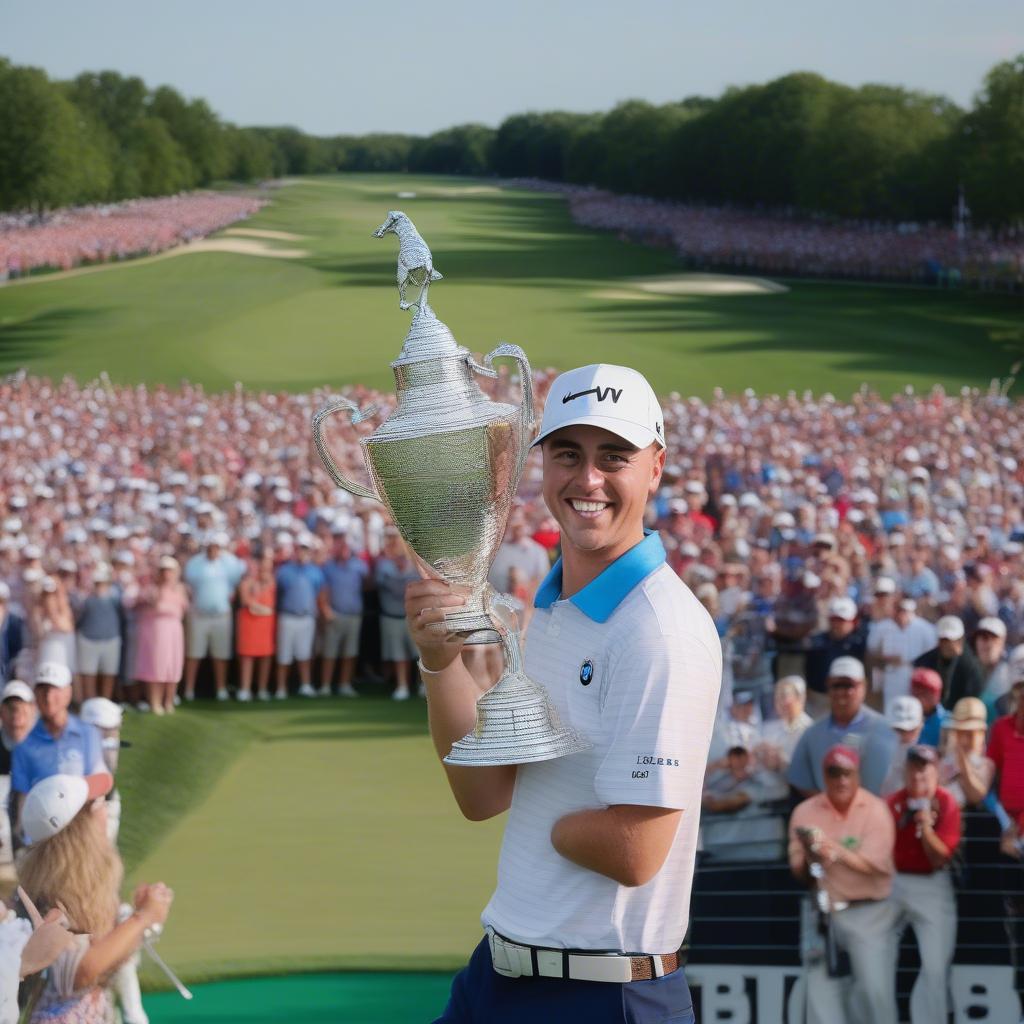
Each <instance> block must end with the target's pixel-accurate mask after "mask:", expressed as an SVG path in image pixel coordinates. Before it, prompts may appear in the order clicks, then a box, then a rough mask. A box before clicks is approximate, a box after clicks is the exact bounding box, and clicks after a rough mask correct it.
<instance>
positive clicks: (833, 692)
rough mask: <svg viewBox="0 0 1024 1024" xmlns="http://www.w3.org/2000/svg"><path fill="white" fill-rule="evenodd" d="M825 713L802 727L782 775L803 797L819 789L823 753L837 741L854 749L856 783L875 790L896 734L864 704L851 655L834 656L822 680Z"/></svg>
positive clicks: (860, 671) (859, 671) (861, 678)
mask: <svg viewBox="0 0 1024 1024" xmlns="http://www.w3.org/2000/svg"><path fill="white" fill-rule="evenodd" d="M825 688H826V692H827V693H828V700H829V712H828V714H826V715H824V716H823V717H822V718H819V719H818V721H816V722H815V723H814V725H812V726H811V727H810V728H808V729H807V730H806V732H804V734H803V735H802V736H801V737H800V740H799V742H798V743H797V745H796V749H795V750H794V751H793V758H792V760H791V761H790V764H789V772H788V773H787V775H786V779H787V781H788V782H789V784H790V785H791V786H793V787H794V788H795V789H797V790H798V791H799V792H800V793H802V794H803V795H804V796H811V795H813V794H815V793H820V792H821V791H822V790H823V789H824V788H825V776H824V769H823V764H824V761H823V759H824V757H825V754H826V753H827V752H828V751H829V750H830V749H831V748H832V747H834V746H836V745H837V744H843V745H845V746H848V747H852V748H854V749H855V750H857V751H859V753H860V761H861V765H862V766H863V767H862V776H861V785H862V786H863V787H864V788H865V789H867V790H868V791H869V792H871V793H874V794H876V795H877V794H878V793H879V792H880V791H881V788H882V783H883V782H884V781H885V776H886V774H887V772H888V770H889V766H890V765H891V764H892V759H893V751H894V748H895V745H896V734H895V733H894V732H893V730H892V729H891V728H889V725H888V723H887V722H886V720H885V719H884V718H883V717H882V716H881V715H880V714H879V713H878V712H877V711H874V710H872V709H871V708H869V707H866V706H865V705H864V697H865V695H866V693H867V683H866V676H865V672H864V665H863V663H862V662H860V661H858V660H857V659H856V658H852V657H849V656H844V657H841V658H836V660H835V661H833V662H832V664H831V666H830V667H829V670H828V677H827V679H826V680H825Z"/></svg>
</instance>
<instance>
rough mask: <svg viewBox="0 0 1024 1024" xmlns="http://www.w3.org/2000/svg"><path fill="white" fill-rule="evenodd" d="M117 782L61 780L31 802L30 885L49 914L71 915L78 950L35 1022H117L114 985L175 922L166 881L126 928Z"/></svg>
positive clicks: (44, 786)
mask: <svg viewBox="0 0 1024 1024" xmlns="http://www.w3.org/2000/svg"><path fill="white" fill-rule="evenodd" d="M111 782H112V780H111V777H110V776H109V775H104V776H97V777H93V778H88V779H83V778H81V777H79V776H73V775H54V776H51V777H48V778H46V779H44V780H42V781H41V782H39V783H37V784H36V785H35V786H33V787H32V790H31V791H30V792H29V793H28V796H27V799H26V800H25V807H24V815H23V820H24V826H25V831H26V834H27V837H28V839H29V845H28V847H27V849H26V850H25V852H24V853H23V855H22V857H21V860H20V862H19V874H20V880H21V883H22V885H23V886H24V888H25V890H26V891H27V892H31V894H32V897H33V899H34V901H35V903H36V904H37V905H38V908H39V911H40V912H41V913H44V914H45V913H48V912H49V911H50V910H52V909H55V908H59V909H60V910H61V911H62V912H63V913H65V914H66V916H67V919H68V926H69V929H70V930H71V931H72V932H73V933H74V934H75V941H74V943H73V944H72V945H71V946H70V947H69V948H68V949H67V950H65V952H63V953H62V954H61V955H60V956H59V957H58V958H57V960H56V961H55V962H54V964H53V966H52V967H51V968H50V970H49V972H48V974H47V978H46V984H45V986H44V987H43V990H42V992H41V994H40V996H39V998H38V1000H37V1001H36V1003H35V1005H34V1007H33V1012H32V1016H31V1018H30V1019H31V1021H33V1022H35V1024H42V1022H43V1021H58V1020H60V1021H69V1022H70V1021H82V1022H86V1021H88V1022H99V1021H107V1020H112V1019H113V1007H112V1006H111V1004H110V997H109V995H108V993H107V988H106V983H107V979H108V978H109V977H110V975H111V974H112V973H113V972H114V971H115V970H116V969H117V968H118V967H119V966H120V965H121V964H123V963H124V962H125V961H126V960H127V959H129V957H131V956H132V954H133V953H135V952H136V950H137V949H138V947H139V945H140V943H141V941H142V938H143V935H144V933H145V931H146V929H147V928H151V927H153V926H154V925H162V924H163V922H164V921H165V920H166V919H167V914H168V912H169V910H170V906H171V901H172V899H173V896H174V894H173V893H172V891H171V890H170V889H168V888H167V886H165V885H164V884H163V883H162V882H158V883H156V884H155V885H141V886H138V887H137V888H136V890H135V899H134V904H135V906H134V912H133V913H132V914H130V915H129V916H128V917H127V918H126V919H125V920H124V921H122V922H121V923H120V924H119V923H118V920H117V913H118V891H119V889H120V887H121V882H122V878H123V873H124V869H123V866H122V864H121V858H120V857H119V856H118V854H117V850H116V849H115V848H114V846H113V845H112V844H111V842H110V840H109V838H108V837H107V834H106V809H107V804H106V801H105V800H103V799H102V797H103V796H104V795H105V793H106V792H107V791H108V790H109V788H110V785H111Z"/></svg>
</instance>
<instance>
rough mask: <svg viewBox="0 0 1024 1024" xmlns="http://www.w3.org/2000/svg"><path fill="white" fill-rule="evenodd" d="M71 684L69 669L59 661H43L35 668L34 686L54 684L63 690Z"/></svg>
mask: <svg viewBox="0 0 1024 1024" xmlns="http://www.w3.org/2000/svg"><path fill="white" fill-rule="evenodd" d="M70 685H71V669H69V668H68V667H67V665H63V664H61V662H59V661H43V662H40V664H39V665H38V667H37V668H36V686H56V687H57V689H59V690H63V689H64V688H65V687H66V686H70Z"/></svg>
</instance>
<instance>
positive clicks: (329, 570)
mask: <svg viewBox="0 0 1024 1024" xmlns="http://www.w3.org/2000/svg"><path fill="white" fill-rule="evenodd" d="M323 573H324V580H325V581H326V582H325V585H324V587H323V589H322V590H321V591H320V602H319V604H320V614H321V615H322V616H323V618H324V635H323V651H322V653H323V662H322V674H321V676H320V695H321V696H322V697H326V696H328V695H329V694H330V692H331V682H332V681H333V679H334V663H335V661H337V660H338V658H339V657H340V658H341V680H340V685H339V688H338V693H339V694H341V696H342V697H358V696H359V694H358V693H356V690H355V688H354V687H353V686H352V678H353V676H354V675H355V670H356V661H357V659H358V658H359V636H360V633H361V631H362V626H363V591H364V590H365V589H366V587H367V586H368V585H369V582H370V567H369V566H368V565H367V564H366V562H365V561H363V559H362V558H360V557H359V556H358V555H357V554H355V553H354V552H353V551H352V545H351V544H350V543H349V539H348V536H347V535H346V534H344V533H341V534H339V535H338V536H337V538H336V540H335V542H334V557H333V558H331V559H330V560H329V561H327V562H325V563H324V566H323Z"/></svg>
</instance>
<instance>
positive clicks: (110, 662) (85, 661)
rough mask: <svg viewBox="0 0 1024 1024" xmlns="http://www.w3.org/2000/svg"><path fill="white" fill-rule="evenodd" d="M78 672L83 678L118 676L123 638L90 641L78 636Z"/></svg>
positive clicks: (85, 637)
mask: <svg viewBox="0 0 1024 1024" xmlns="http://www.w3.org/2000/svg"><path fill="white" fill-rule="evenodd" d="M77 651H78V671H79V672H81V673H82V675H83V676H116V675H117V671H118V669H119V668H120V667H121V638H120V637H119V636H115V637H114V638H113V639H111V640H90V639H89V638H88V637H87V636H82V634H81V633H79V634H78V645H77Z"/></svg>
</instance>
